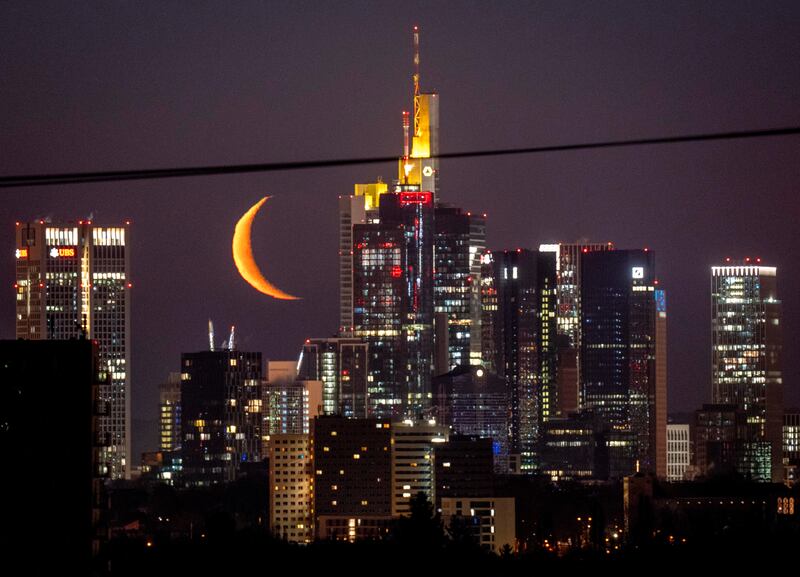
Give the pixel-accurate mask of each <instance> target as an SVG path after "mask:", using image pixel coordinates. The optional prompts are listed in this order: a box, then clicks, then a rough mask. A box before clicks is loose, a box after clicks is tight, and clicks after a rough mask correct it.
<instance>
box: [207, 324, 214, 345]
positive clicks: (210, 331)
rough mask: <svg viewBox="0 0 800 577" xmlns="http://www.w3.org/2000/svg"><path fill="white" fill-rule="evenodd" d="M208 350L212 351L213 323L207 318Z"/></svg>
mask: <svg viewBox="0 0 800 577" xmlns="http://www.w3.org/2000/svg"><path fill="white" fill-rule="evenodd" d="M208 350H210V351H211V352H214V323H213V322H212V320H211V319H208Z"/></svg>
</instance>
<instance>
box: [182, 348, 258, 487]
mask: <svg viewBox="0 0 800 577" xmlns="http://www.w3.org/2000/svg"><path fill="white" fill-rule="evenodd" d="M181 369H182V371H181V433H182V439H181V457H182V461H183V463H182V464H183V471H182V473H181V477H182V481H183V484H184V485H185V486H187V487H203V486H210V485H214V484H217V483H224V482H228V481H234V480H236V477H237V475H238V472H239V467H240V464H241V463H245V462H251V461H260V460H261V441H262V439H261V426H262V423H261V416H262V403H263V401H262V391H261V353H248V352H244V351H237V350H222V351H201V352H198V353H184V354H182V355H181Z"/></svg>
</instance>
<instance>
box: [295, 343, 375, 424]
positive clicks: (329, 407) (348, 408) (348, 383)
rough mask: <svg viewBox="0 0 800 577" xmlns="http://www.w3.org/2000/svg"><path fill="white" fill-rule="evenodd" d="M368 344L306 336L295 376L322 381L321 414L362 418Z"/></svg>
mask: <svg viewBox="0 0 800 577" xmlns="http://www.w3.org/2000/svg"><path fill="white" fill-rule="evenodd" d="M368 351H369V346H368V345H367V343H366V342H365V341H362V340H361V339H353V338H328V339H307V340H306V342H305V344H304V345H303V350H302V352H301V354H300V361H299V363H298V365H299V371H298V377H299V379H300V380H305V381H321V382H322V414H325V415H343V416H345V417H351V418H358V419H363V418H366V417H367V414H368V406H369V392H368V390H367V389H368V377H369V362H368V355H369V352H368Z"/></svg>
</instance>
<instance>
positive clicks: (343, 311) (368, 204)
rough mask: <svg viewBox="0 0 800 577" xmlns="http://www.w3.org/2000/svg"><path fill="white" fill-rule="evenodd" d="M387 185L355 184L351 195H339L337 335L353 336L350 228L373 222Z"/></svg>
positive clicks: (351, 239) (351, 241)
mask: <svg viewBox="0 0 800 577" xmlns="http://www.w3.org/2000/svg"><path fill="white" fill-rule="evenodd" d="M387 190H388V185H387V184H386V183H384V182H381V181H378V182H374V183H369V184H356V185H355V191H354V194H352V195H348V196H339V335H340V336H342V337H348V336H352V335H353V226H354V225H357V224H366V223H367V221H368V220H369V221H373V220H377V219H378V217H377V214H376V211H377V208H378V205H379V204H380V197H381V195H382V194H383V193H385V192H387Z"/></svg>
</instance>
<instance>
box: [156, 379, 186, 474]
mask: <svg viewBox="0 0 800 577" xmlns="http://www.w3.org/2000/svg"><path fill="white" fill-rule="evenodd" d="M158 428H159V454H160V455H161V463H159V465H158V467H157V477H158V478H159V479H161V480H162V481H164V482H165V483H167V484H168V485H173V484H174V483H175V480H176V479H177V478H178V476H179V475H180V471H181V374H180V373H170V374H169V377H168V378H167V381H166V382H164V383H161V384H159V385H158Z"/></svg>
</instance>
